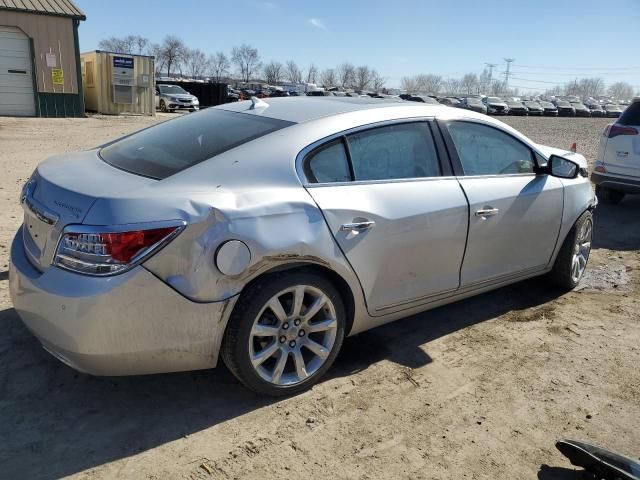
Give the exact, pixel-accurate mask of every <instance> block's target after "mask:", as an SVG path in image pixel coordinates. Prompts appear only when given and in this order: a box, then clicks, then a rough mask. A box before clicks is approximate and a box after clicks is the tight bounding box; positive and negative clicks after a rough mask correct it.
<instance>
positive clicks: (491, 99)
mask: <svg viewBox="0 0 640 480" xmlns="http://www.w3.org/2000/svg"><path fill="white" fill-rule="evenodd" d="M487 102H490V103H504V102H503V101H502V99H501V98H498V97H488V98H487Z"/></svg>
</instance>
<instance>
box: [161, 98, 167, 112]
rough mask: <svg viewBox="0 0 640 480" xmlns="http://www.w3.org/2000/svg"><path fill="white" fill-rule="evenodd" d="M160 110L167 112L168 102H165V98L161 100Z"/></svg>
mask: <svg viewBox="0 0 640 480" xmlns="http://www.w3.org/2000/svg"><path fill="white" fill-rule="evenodd" d="M160 111H161V112H164V113H166V112H167V104H166V103H164V100H160Z"/></svg>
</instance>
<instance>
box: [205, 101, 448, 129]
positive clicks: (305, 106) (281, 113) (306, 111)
mask: <svg viewBox="0 0 640 480" xmlns="http://www.w3.org/2000/svg"><path fill="white" fill-rule="evenodd" d="M261 101H262V102H264V103H266V104H267V105H268V106H266V107H260V106H258V107H257V108H253V109H252V108H251V107H252V103H253V102H252V101H251V100H246V101H243V102H235V103H225V104H224V105H219V106H217V107H215V108H217V109H221V110H228V111H231V112H241V113H248V114H253V115H261V116H265V117H269V118H275V119H278V120H285V121H287V122H293V123H304V122H308V121H310V120H315V119H318V118H323V117H329V116H332V115H339V114H342V113H349V112H357V111H362V110H372V109H379V108H389V107H399V106H402V107H419V106H420V105H418V104H417V103H415V102H407V101H404V100H400V99H398V100H396V99H386V98H385V99H382V98H371V97H367V98H364V97H335V96H329V97H324V96H323V97H307V96H305V97H299V98H286V97H285V98H265V99H262V100H261ZM422 108H424V104H423V105H422ZM432 108H441V107H438V106H436V105H434V106H433V107H432ZM434 114H435V111H434Z"/></svg>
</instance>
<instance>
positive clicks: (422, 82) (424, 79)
mask: <svg viewBox="0 0 640 480" xmlns="http://www.w3.org/2000/svg"><path fill="white" fill-rule="evenodd" d="M416 82H417V83H418V90H419V91H420V92H422V93H434V94H435V93H438V92H439V91H440V90H441V89H442V77H441V76H440V75H433V74H427V75H424V74H422V75H418V76H417V77H416Z"/></svg>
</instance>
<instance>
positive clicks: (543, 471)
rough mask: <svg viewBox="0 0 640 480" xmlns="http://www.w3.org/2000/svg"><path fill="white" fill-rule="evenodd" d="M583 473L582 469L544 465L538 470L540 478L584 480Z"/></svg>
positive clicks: (544, 479)
mask: <svg viewBox="0 0 640 480" xmlns="http://www.w3.org/2000/svg"><path fill="white" fill-rule="evenodd" d="M583 473H584V472H583V471H582V470H573V469H571V468H562V467H550V466H549V465H542V466H541V467H540V470H539V471H538V480H583V479H584V478H585V477H584V475H583Z"/></svg>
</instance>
